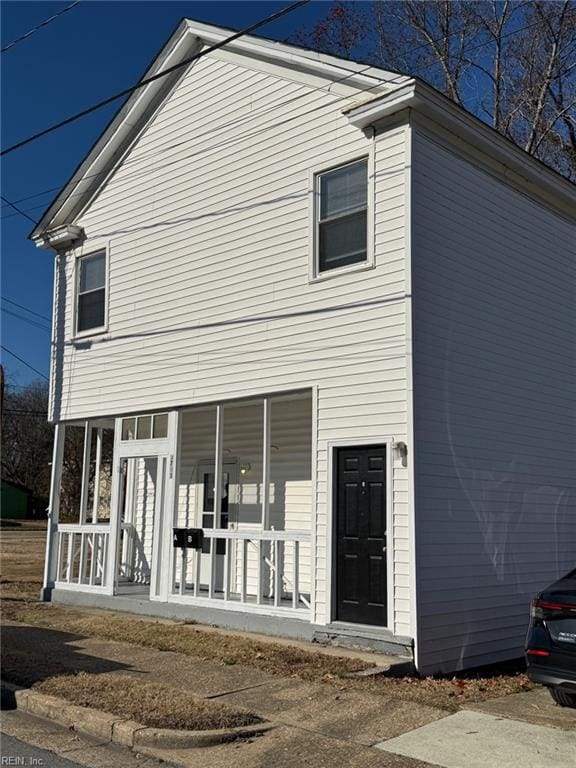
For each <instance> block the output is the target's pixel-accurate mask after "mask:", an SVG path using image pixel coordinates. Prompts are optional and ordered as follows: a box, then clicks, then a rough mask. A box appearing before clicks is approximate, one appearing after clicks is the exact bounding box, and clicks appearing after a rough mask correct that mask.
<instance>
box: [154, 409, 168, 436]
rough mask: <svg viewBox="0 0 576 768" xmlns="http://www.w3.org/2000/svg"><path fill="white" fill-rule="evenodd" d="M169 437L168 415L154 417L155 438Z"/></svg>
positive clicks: (158, 414)
mask: <svg viewBox="0 0 576 768" xmlns="http://www.w3.org/2000/svg"><path fill="white" fill-rule="evenodd" d="M167 435H168V414H167V413H157V414H156V415H155V416H154V427H153V432H152V436H153V437H166V436H167Z"/></svg>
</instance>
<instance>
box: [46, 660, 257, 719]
mask: <svg viewBox="0 0 576 768" xmlns="http://www.w3.org/2000/svg"><path fill="white" fill-rule="evenodd" d="M35 688H36V690H39V691H41V692H42V693H47V694H49V695H50V696H60V697H61V698H63V699H66V700H67V701H70V702H71V703H72V704H78V705H79V706H81V707H92V708H93V709H99V710H102V711H103V712H108V713H110V714H111V715H121V716H122V717H125V718H129V719H130V720H135V721H136V722H137V723H142V724H143V725H148V726H151V727H153V728H178V729H185V730H190V731H207V730H211V729H213V728H237V727H240V726H243V725H255V724H256V723H261V722H262V719H261V718H260V717H258V716H257V715H254V714H253V713H252V712H247V711H242V710H239V709H233V708H232V707H229V706H226V705H225V704H217V703H215V702H213V701H206V700H205V699H201V698H199V697H197V696H194V695H193V694H192V693H188V691H183V690H181V689H176V688H171V687H170V686H168V685H160V684H159V683H142V682H140V681H139V680H135V679H134V678H131V677H129V676H128V675H114V674H102V675H94V674H90V673H87V672H80V673H79V674H78V675H64V676H61V677H51V678H48V679H47V680H44V682H42V683H39V684H38V685H37V686H35Z"/></svg>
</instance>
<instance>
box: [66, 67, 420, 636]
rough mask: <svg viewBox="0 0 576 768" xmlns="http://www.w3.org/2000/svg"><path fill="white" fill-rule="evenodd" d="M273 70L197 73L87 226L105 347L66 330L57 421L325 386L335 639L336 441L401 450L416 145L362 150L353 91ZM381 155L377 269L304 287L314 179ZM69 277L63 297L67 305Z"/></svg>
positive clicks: (321, 526)
mask: <svg viewBox="0 0 576 768" xmlns="http://www.w3.org/2000/svg"><path fill="white" fill-rule="evenodd" d="M268 69H271V68H268V67H267V65H265V64H262V63H258V62H255V61H250V60H248V59H246V58H245V57H240V56H237V55H233V54H230V53H229V52H219V53H218V54H211V55H209V56H207V57H205V58H203V59H202V60H200V61H198V62H197V63H196V64H195V65H194V66H193V67H192V68H191V69H190V71H189V72H188V73H187V74H186V75H185V76H184V78H183V79H182V81H181V82H180V84H179V85H178V87H177V88H176V89H175V90H174V92H173V93H172V94H171V95H170V96H169V98H168V99H167V101H166V102H165V104H164V105H163V107H162V108H161V109H160V110H159V112H158V114H157V115H156V116H155V118H154V119H153V120H152V121H151V123H150V124H149V126H148V127H147V128H146V130H145V131H144V132H143V133H142V135H141V136H140V138H139V139H138V140H137V141H136V143H135V144H134V146H133V148H132V150H131V151H130V152H129V154H128V155H127V157H126V158H125V159H124V161H123V162H122V163H121V164H120V165H119V167H118V169H117V170H116V172H115V173H114V174H113V175H112V176H111V178H110V179H109V180H108V182H107V183H106V185H105V186H104V187H103V188H102V190H101V191H100V193H99V194H98V195H97V197H96V198H95V199H94V200H93V201H92V203H91V204H90V205H89V207H88V208H87V209H86V211H85V212H84V214H83V215H82V216H81V217H80V219H79V221H78V222H77V223H78V224H79V225H81V226H83V227H84V228H85V231H86V235H87V243H85V244H84V246H83V247H84V250H85V249H86V248H87V247H88V246H89V245H90V244H93V243H96V244H98V245H99V244H101V243H102V242H107V243H109V265H110V267H109V269H110V301H109V333H108V334H107V336H106V337H105V339H104V340H103V341H102V342H98V343H93V344H92V345H91V346H90V348H89V349H88V348H84V347H82V346H81V345H74V344H71V343H70V339H69V338H66V337H65V336H64V334H63V332H62V330H60V331H59V330H57V331H56V333H57V335H58V337H59V345H58V349H59V354H58V355H57V356H56V359H55V360H54V368H53V378H52V380H53V382H55V385H56V389H57V391H58V392H59V396H58V397H57V398H55V399H53V401H52V414H53V417H54V418H55V419H56V420H66V419H72V418H82V417H83V416H90V417H92V416H95V415H98V414H112V413H114V414H126V413H141V412H145V411H147V410H151V409H171V408H174V407H178V406H188V405H194V404H200V403H214V402H216V401H219V400H220V401H226V400H230V399H234V398H238V397H247V396H251V395H261V394H273V393H275V392H284V391H289V390H296V389H298V390H301V389H309V388H312V387H315V388H316V392H317V395H316V397H317V401H316V413H315V420H316V423H315V425H314V430H315V435H314V445H315V446H316V453H315V456H314V462H313V465H314V470H315V471H316V472H317V478H316V481H317V482H316V498H315V500H314V503H315V507H316V512H315V520H314V524H315V530H316V542H315V547H316V572H315V574H313V583H312V585H311V588H312V592H313V593H314V594H315V597H316V600H315V613H314V621H315V622H317V623H324V622H326V621H327V620H328V618H329V603H330V599H329V596H328V595H327V594H326V589H327V580H328V578H329V564H328V563H327V561H326V553H327V551H328V547H329V541H330V535H331V531H330V529H329V510H328V509H327V493H326V489H327V485H328V483H329V478H328V477H327V476H326V472H327V461H326V451H327V443H328V441H329V440H334V439H339V440H341V439H350V440H355V439H364V438H365V437H368V438H369V439H370V440H372V441H373V442H375V443H377V442H378V441H380V440H384V439H386V438H390V437H391V436H393V437H394V438H395V439H397V440H407V427H406V423H407V422H406V391H407V386H406V323H405V303H406V300H405V292H406V290H405V289H406V285H405V262H406V247H407V241H406V236H405V235H406V217H405V181H406V162H407V160H406V158H407V154H406V153H407V146H408V142H407V137H408V135H409V129H408V127H407V126H406V125H397V126H396V127H393V128H391V129H389V130H387V131H385V132H383V133H382V134H381V135H378V136H376V138H375V139H374V140H373V139H372V138H368V137H367V136H366V135H365V134H363V133H362V132H361V131H359V130H358V129H356V128H353V127H351V126H350V125H349V123H348V120H347V118H346V117H345V116H344V115H342V114H341V110H342V109H343V108H344V107H345V106H346V105H347V104H348V105H349V104H350V103H351V102H352V101H353V100H354V98H351V99H350V100H349V101H346V100H344V99H341V100H340V101H339V102H338V103H337V104H336V105H335V104H334V102H335V100H336V99H337V98H338V94H339V93H342V90H343V89H344V88H345V87H347V86H344V85H342V86H337V88H336V91H335V90H334V89H333V88H332V89H331V91H330V92H328V91H327V90H326V91H324V90H322V89H323V88H326V89H327V88H328V86H329V85H330V84H329V83H328V82H322V81H319V80H318V79H315V80H314V81H313V82H312V83H311V84H307V82H306V78H305V77H303V76H302V75H299V76H298V79H296V77H294V80H291V79H289V77H290V75H286V77H280V76H279V74H278V73H281V72H283V71H284V72H287V70H283V69H281V68H279V67H275V68H274V71H275V74H273V73H272V72H271V71H268ZM347 90H348V91H349V92H350V93H351V94H353V93H354V92H353V90H352V89H351V88H349V87H347ZM356 98H357V95H356ZM279 105H283V106H281V107H280V106H279ZM215 129H217V130H215ZM370 152H372V153H373V154H374V162H375V164H376V166H377V167H378V172H377V173H376V174H375V178H374V179H373V184H374V200H375V205H374V209H373V211H372V213H371V217H372V220H371V222H370V225H371V226H372V228H373V235H374V269H372V270H370V271H367V272H351V273H349V274H340V275H334V276H331V277H330V279H329V280H325V281H319V282H317V283H310V282H309V264H310V259H311V258H312V254H311V252H310V237H309V234H310V226H311V221H310V203H311V198H312V195H313V176H312V175H311V170H312V169H314V168H318V167H324V168H330V167H335V166H336V165H338V164H342V163H345V162H349V161H350V159H352V158H361V157H365V156H368V155H369V154H370ZM279 169H280V170H281V172H279ZM71 263H72V256H70V257H69V258H68V259H67V260H66V263H65V265H64V268H63V270H62V273H61V275H60V278H59V280H58V282H57V291H58V293H59V295H60V296H61V297H62V296H65V295H66V293H67V286H68V285H69V279H70V264H71ZM61 301H62V299H61ZM63 306H65V307H67V308H68V309H67V311H68V312H69V304H67V303H64V304H63ZM64 323H65V324H66V323H67V318H66V317H65V318H64ZM66 327H68V326H66ZM62 328H63V326H62V325H61V326H60V329H62ZM62 355H63V359H62V357H61V356H62ZM273 461H274V457H273ZM405 472H406V470H404V469H403V468H402V469H400V470H399V474H398V475H397V474H396V472H395V474H394V483H396V478H398V481H399V482H400V485H399V486H398V489H396V486H394V498H395V502H394V504H395V506H394V514H395V520H397V521H398V525H397V526H395V539H394V540H395V549H394V555H393V557H394V569H395V573H397V574H398V576H399V577H400V576H402V577H404V576H405V573H404V571H405V566H406V563H407V558H406V551H407V547H408V545H407V541H406V538H405V537H406V535H407V525H406V515H407V504H406V495H407V492H406V490H405V487H406V486H405V482H406V475H405ZM291 503H293V502H291ZM291 514H295V512H291ZM314 580H315V581H314ZM405 584H406V581H405V578H403V579H402V580H400V579H399V583H398V584H397V585H395V590H396V593H397V598H398V602H397V606H398V611H397V616H396V622H397V627H398V628H399V629H398V632H399V633H400V634H403V635H409V634H410V614H409V611H408V609H407V607H408V604H409V589H408V587H407V586H405Z"/></svg>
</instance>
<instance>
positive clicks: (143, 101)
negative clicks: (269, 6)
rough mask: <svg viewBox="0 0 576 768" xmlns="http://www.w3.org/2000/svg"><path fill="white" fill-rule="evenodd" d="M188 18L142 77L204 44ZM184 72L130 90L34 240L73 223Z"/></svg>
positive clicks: (35, 231) (45, 216)
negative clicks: (191, 31)
mask: <svg viewBox="0 0 576 768" xmlns="http://www.w3.org/2000/svg"><path fill="white" fill-rule="evenodd" d="M185 21H186V20H183V21H182V22H180V24H179V25H178V27H177V28H176V30H175V31H174V32H173V34H172V35H171V37H170V39H169V40H168V42H167V43H166V44H165V45H164V47H163V48H162V50H161V51H160V53H159V54H158V56H157V57H156V58H155V59H154V61H153V62H152V64H151V65H150V66H149V67H148V69H147V70H146V72H145V73H144V75H143V76H142V78H141V79H142V80H143V79H146V78H148V77H151V76H152V75H155V74H157V73H158V72H160V71H161V70H162V69H166V68H168V67H171V66H173V65H174V64H177V63H178V62H180V61H182V60H184V59H186V58H188V57H189V56H191V55H192V54H193V52H194V50H195V48H198V47H200V46H201V45H202V41H200V40H199V39H198V38H195V37H193V36H191V35H190V34H188V28H187V25H186V23H185ZM183 69H184V68H183ZM182 74H183V72H180V71H177V72H174V73H171V74H170V75H167V76H166V78H159V79H158V80H156V81H154V82H153V83H150V84H149V85H146V86H144V87H143V88H141V89H139V90H137V91H134V92H133V93H132V94H130V96H129V97H128V98H127V99H126V101H125V102H124V103H123V104H122V105H121V106H120V108H119V109H118V111H117V112H116V114H115V115H114V117H113V118H112V120H111V121H110V122H109V123H108V124H107V126H106V127H105V128H104V130H103V132H102V133H101V134H100V136H99V137H98V139H97V140H96V142H95V143H94V145H93V146H92V148H91V149H90V151H89V152H88V153H87V155H86V157H85V158H84V159H83V160H82V162H81V163H80V164H79V165H78V167H77V168H76V170H75V171H74V173H73V174H72V176H71V177H70V179H69V180H68V182H67V183H66V184H65V185H64V187H63V188H62V190H61V191H60V193H59V194H58V195H57V196H56V198H55V199H54V200H53V201H52V203H51V204H50V206H49V207H48V208H47V210H46V211H45V213H44V214H43V216H42V217H41V219H40V221H39V222H38V224H37V225H36V226H35V227H34V229H33V230H32V232H31V233H30V234H29V236H28V237H29V238H30V239H31V240H33V241H35V242H36V241H37V240H39V239H41V238H42V237H43V235H44V234H45V233H46V232H47V231H48V230H52V229H54V228H58V227H60V226H62V225H64V224H66V223H70V222H71V221H72V220H73V219H74V217H75V216H76V215H77V214H78V212H79V211H80V210H82V209H83V208H84V207H85V205H86V201H87V200H88V199H90V198H91V197H92V195H93V193H94V191H95V189H97V188H98V187H99V186H100V185H101V183H102V181H103V180H104V179H105V178H106V176H107V175H108V173H109V172H110V171H111V170H112V168H113V167H114V165H115V163H116V161H117V159H118V157H119V156H122V155H123V154H124V152H125V151H126V149H127V147H128V146H129V145H130V144H131V142H132V140H133V138H134V136H135V135H137V134H138V131H139V126H141V125H142V122H143V121H144V120H147V119H148V116H149V113H150V111H153V110H154V108H155V107H156V106H157V103H158V102H159V101H161V100H162V96H163V94H164V93H165V92H166V85H167V82H166V81H170V83H173V82H175V81H176V80H178V79H179V78H180V77H181V76H182Z"/></svg>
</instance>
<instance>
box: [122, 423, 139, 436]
mask: <svg viewBox="0 0 576 768" xmlns="http://www.w3.org/2000/svg"><path fill="white" fill-rule="evenodd" d="M135 437H136V419H122V440H134V438H135Z"/></svg>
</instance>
